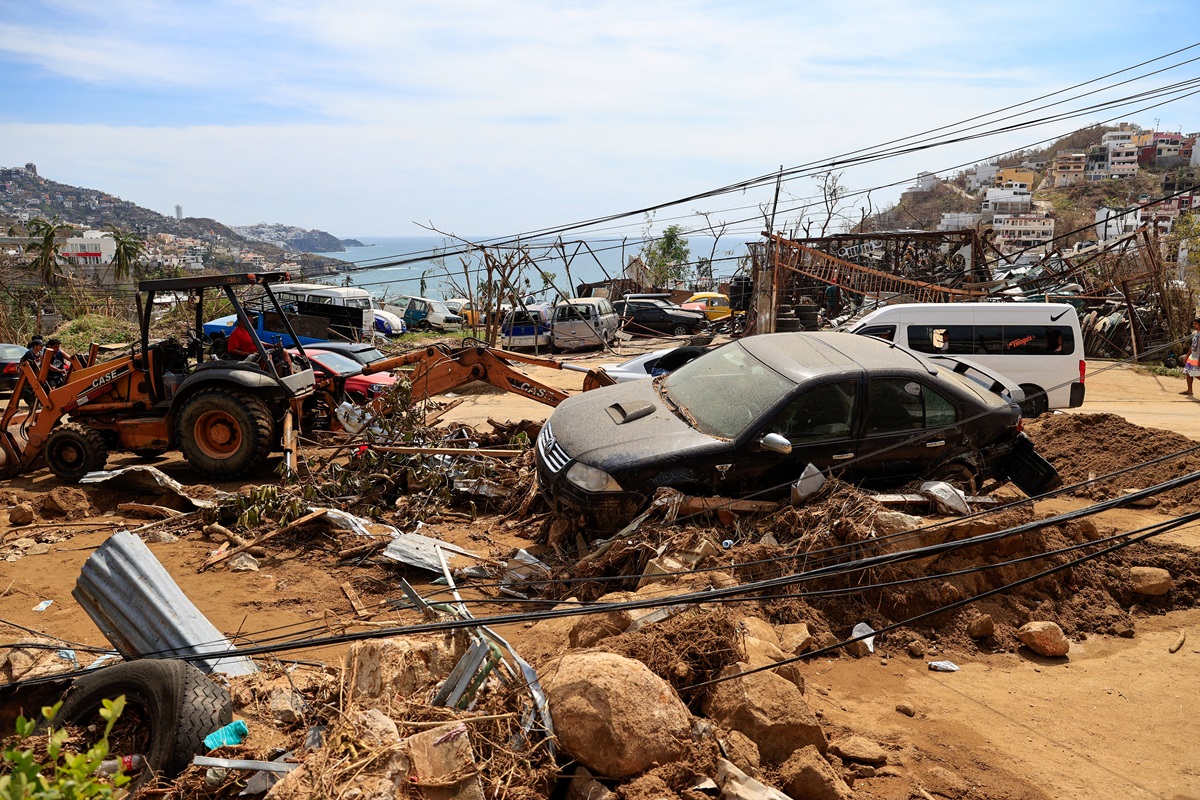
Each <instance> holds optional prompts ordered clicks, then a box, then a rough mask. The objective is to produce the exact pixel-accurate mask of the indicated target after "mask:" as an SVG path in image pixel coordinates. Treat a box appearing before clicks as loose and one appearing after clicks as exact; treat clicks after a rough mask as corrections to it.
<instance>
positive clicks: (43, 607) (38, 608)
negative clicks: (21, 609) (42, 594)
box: [33, 600, 54, 611]
mask: <svg viewBox="0 0 1200 800" xmlns="http://www.w3.org/2000/svg"><path fill="white" fill-rule="evenodd" d="M53 602H54V601H53V600H43V601H42V602H40V603H38V604H37V605H36V606H34V607H33V610H34V611H45V610H46V609H47V608H49V607H50V605H51V604H52V603H53Z"/></svg>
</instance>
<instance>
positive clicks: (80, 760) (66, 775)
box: [0, 695, 129, 800]
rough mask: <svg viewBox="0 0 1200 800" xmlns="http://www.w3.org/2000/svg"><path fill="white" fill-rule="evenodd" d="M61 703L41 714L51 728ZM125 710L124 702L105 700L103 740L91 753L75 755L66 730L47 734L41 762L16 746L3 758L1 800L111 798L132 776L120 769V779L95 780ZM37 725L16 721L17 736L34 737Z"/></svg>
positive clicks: (111, 777)
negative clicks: (110, 737)
mask: <svg viewBox="0 0 1200 800" xmlns="http://www.w3.org/2000/svg"><path fill="white" fill-rule="evenodd" d="M61 705H62V703H59V704H57V705H55V706H53V707H46V708H43V709H42V717H44V718H45V720H46V722H47V724H50V723H53V721H54V716H55V715H56V714H57V713H58V709H59V707H60V706H61ZM124 709H125V696H124V695H121V696H120V697H118V698H117V699H116V700H105V701H104V707H103V708H102V709H100V716H101V717H103V718H104V721H105V723H106V724H105V726H104V736H102V737H101V738H100V740H99V741H98V742H96V743H95V744H93V745H92V746H91V747H89V748H88V750H87V752H86V753H74V752H71V751H69V750H68V749H65V748H64V745H65V744H66V743H67V739H68V738H69V734H68V732H67V731H66V730H65V729H62V728H59V729H57V730H55V729H54V728H53V727H51V728H50V729H49V730H48V731H47V732H46V753H45V756H44V757H42V758H39V757H37V756H35V754H34V753H35V751H34V750H33V748H30V749H28V750H20V749H18V748H17V745H16V744H15V743H14V744H13V745H11V746H10V747H9V748H8V749H7V750H5V751H4V752H3V754H0V755H2V756H3V759H4V769H5V771H6V774H4V775H0V800H95V798H112V797H115V796H116V795H115V794H114V791H113V790H114V789H116V788H119V787H121V786H124V785H125V784H126V783H128V782H129V776H127V775H125V774H123V773H122V771H121V770H120V769H119V768H118V770H117V772H116V774H114V775H110V776H99V775H97V774H96V772H97V770H99V769H100V765H101V763H102V762H103V761H104V759H105V757H107V756H108V735H109V733H111V732H112V727H113V723H115V722H116V721H117V717H119V716H121V712H122V711H123V710H124ZM36 728H37V722H36V721H35V720H32V719H25V717H18V718H17V735H18V736H19V737H21V738H22V739H27V738H28V737H30V736H32V735H33V732H34V730H35V729H36Z"/></svg>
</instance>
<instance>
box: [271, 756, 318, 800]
mask: <svg viewBox="0 0 1200 800" xmlns="http://www.w3.org/2000/svg"><path fill="white" fill-rule="evenodd" d="M312 797H313V777H312V773H311V772H309V771H308V767H306V766H304V765H303V764H301V765H300V766H298V767H296V768H295V769H294V770H292V771H291V772H286V773H284V774H283V777H281V778H280V779H279V783H277V784H275V785H274V786H272V787H271V789H270V791H268V792H267V794H266V797H265V798H264V800H312Z"/></svg>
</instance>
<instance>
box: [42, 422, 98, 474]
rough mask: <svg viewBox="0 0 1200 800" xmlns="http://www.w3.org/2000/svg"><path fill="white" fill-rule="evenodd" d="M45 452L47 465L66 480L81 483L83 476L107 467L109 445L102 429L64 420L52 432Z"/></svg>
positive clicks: (44, 448) (47, 440) (47, 438)
mask: <svg viewBox="0 0 1200 800" xmlns="http://www.w3.org/2000/svg"><path fill="white" fill-rule="evenodd" d="M42 452H43V454H44V455H45V457H46V466H48V467H49V468H50V471H51V472H53V473H54V474H55V476H56V477H57V478H58V479H59V480H60V481H64V482H66V483H79V480H80V478H82V477H83V476H84V475H87V474H88V473H89V472H94V471H96V470H98V469H104V465H105V464H106V463H107V462H108V447H106V446H105V444H104V437H102V436H101V435H100V431H98V430H96V429H95V428H89V427H87V426H86V425H80V424H79V423H76V422H64V423H63V424H62V425H59V426H58V427H57V428H55V429H54V430H52V431H50V435H49V436H47V437H46V444H45V445H44V447H43V449H42Z"/></svg>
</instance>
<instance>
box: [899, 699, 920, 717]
mask: <svg viewBox="0 0 1200 800" xmlns="http://www.w3.org/2000/svg"><path fill="white" fill-rule="evenodd" d="M896 710H897V711H899V712H900V713H901V714H903V715H904V716H906V717H915V716H916V715H917V709H916V707H915V706H914V705H913V704H912V703H908V702H900V703H897V704H896Z"/></svg>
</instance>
